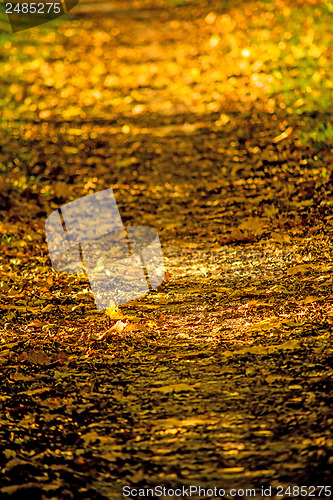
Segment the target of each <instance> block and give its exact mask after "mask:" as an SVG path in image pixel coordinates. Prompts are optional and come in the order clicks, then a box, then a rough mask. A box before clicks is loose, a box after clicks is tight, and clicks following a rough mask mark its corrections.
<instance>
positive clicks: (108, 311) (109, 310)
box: [105, 299, 118, 318]
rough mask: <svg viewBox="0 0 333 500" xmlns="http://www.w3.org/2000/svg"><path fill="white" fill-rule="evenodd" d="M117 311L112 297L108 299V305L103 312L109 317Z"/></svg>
mask: <svg viewBox="0 0 333 500" xmlns="http://www.w3.org/2000/svg"><path fill="white" fill-rule="evenodd" d="M117 312H118V306H117V307H116V304H115V303H114V302H113V300H112V299H110V305H109V307H107V308H106V309H105V314H106V315H107V316H108V317H109V318H113V317H114V316H115V315H116V314H117Z"/></svg>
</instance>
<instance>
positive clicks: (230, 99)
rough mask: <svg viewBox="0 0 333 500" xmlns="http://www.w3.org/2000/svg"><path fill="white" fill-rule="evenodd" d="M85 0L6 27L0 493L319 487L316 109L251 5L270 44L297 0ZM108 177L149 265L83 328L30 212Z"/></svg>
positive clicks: (323, 342)
mask: <svg viewBox="0 0 333 500" xmlns="http://www.w3.org/2000/svg"><path fill="white" fill-rule="evenodd" d="M105 5H107V6H108V7H109V8H110V10H109V11H108V16H107V17H106V16H104V15H103V17H102V18H101V16H100V12H96V16H94V13H93V12H91V11H90V12H89V15H88V18H87V12H88V11H87V9H88V6H87V5H86V4H84V3H82V5H81V4H80V5H79V6H78V7H77V10H76V11H74V13H75V15H76V16H77V20H72V19H69V20H67V21H66V22H64V23H63V24H60V25H59V27H58V29H57V31H54V30H52V29H50V31H48V30H47V29H46V28H43V29H44V31H41V32H37V31H35V32H34V34H33V35H31V36H32V39H30V38H29V37H28V35H24V34H22V35H20V37H21V38H15V39H13V40H11V41H10V42H8V41H7V42H6V43H7V44H8V43H10V44H11V45H10V46H11V49H12V52H11V54H12V56H11V58H10V59H9V60H8V62H7V63H6V64H8V65H9V70H10V71H11V72H12V73H11V74H12V75H15V78H14V76H13V77H12V78H13V79H15V82H14V83H12V84H11V85H12V87H10V89H11V90H10V94H11V95H14V93H15V96H16V98H15V99H16V101H15V102H12V101H11V100H10V98H9V97H8V98H7V96H6V97H4V99H8V100H7V104H6V108H5V111H4V118H3V129H2V131H1V137H2V144H3V146H2V153H1V154H2V157H1V158H2V161H4V162H5V163H6V165H9V167H8V170H7V171H6V178H5V179H4V184H3V186H4V187H3V188H2V191H1V196H2V200H3V203H4V205H5V207H6V209H7V216H6V217H5V218H4V219H3V221H2V222H1V224H2V233H3V235H4V236H3V238H2V243H1V245H2V246H1V249H2V253H1V262H0V264H1V266H2V270H3V271H4V276H3V278H2V292H3V295H2V300H1V313H2V323H1V325H2V326H1V344H0V349H1V350H0V363H1V364H0V376H1V396H0V401H1V407H2V409H1V412H0V423H1V427H0V442H1V445H0V470H1V475H0V491H1V494H2V497H1V498H7V497H10V498H22V496H24V497H25V498H33V499H34V500H38V499H39V498H40V499H47V498H49V499H75V500H77V499H87V500H88V499H89V500H93V499H111V500H116V499H118V498H119V499H120V498H124V497H123V495H122V491H123V487H124V486H126V485H127V486H131V487H132V488H154V487H155V486H158V485H159V486H161V487H167V488H172V489H175V488H182V487H183V486H184V488H185V490H186V488H188V487H189V486H193V487H194V486H197V487H199V486H201V487H202V488H206V489H208V488H215V487H216V488H217V489H225V494H226V495H227V494H228V495H229V498H231V497H232V495H233V494H232V493H231V492H230V491H229V490H230V488H235V489H239V490H241V491H239V492H238V493H235V495H233V498H237V499H239V498H247V497H249V496H251V495H252V497H254V494H253V492H252V493H250V492H246V491H245V490H246V489H251V488H254V489H256V496H255V498H264V496H265V495H263V493H262V487H264V488H266V489H267V488H270V487H271V488H272V490H271V491H270V490H267V492H268V491H270V495H268V493H266V496H270V497H271V498H304V497H306V498H310V497H312V498H323V497H324V496H326V498H327V497H328V496H329V495H328V493H329V489H327V490H320V489H318V488H317V489H314V490H312V489H309V488H308V487H310V486H314V487H317V486H320V485H325V486H327V487H328V486H329V485H330V484H331V477H332V466H333V456H332V444H333V438H332V423H333V420H332V415H331V407H332V388H333V377H332V375H333V371H332V370H333V368H332V360H333V345H332V339H331V330H332V324H333V319H332V318H333V313H332V297H333V296H332V283H333V278H332V272H331V271H332V265H331V256H332V239H331V233H332V220H333V215H332V213H331V205H332V190H333V186H332V176H331V170H330V168H328V165H329V162H330V160H331V159H332V149H331V146H330V145H329V141H328V140H327V137H326V136H325V137H322V136H320V135H319V132H318V133H317V135H316V136H314V135H313V131H316V130H317V131H318V130H321V129H320V124H324V125H325V124H326V125H325V126H324V128H325V127H326V128H325V130H326V131H327V130H329V126H328V125H327V123H328V121H329V115H328V113H327V111H325V109H324V108H325V106H324V104H325V103H323V104H322V103H321V102H319V101H318V102H315V103H314V104H313V103H312V105H313V108H314V110H313V109H312V110H311V107H310V105H309V106H308V102H307V101H306V99H307V97H306V95H305V94H306V93H305V94H304V95H303V94H302V92H301V93H300V94H299V95H298V97H297V98H298V100H300V99H304V100H305V105H304V109H303V108H302V105H300V104H299V101H297V102H298V104H297V105H295V99H293V97H291V96H290V95H289V94H286V92H285V91H282V90H281V89H279V91H276V92H275V93H274V92H273V90H272V88H273V84H274V82H272V81H271V79H272V75H273V74H274V71H275V70H276V71H277V69H276V68H275V66H274V65H275V64H276V66H279V65H280V64H282V63H284V62H285V60H286V59H285V57H286V54H284V53H283V54H282V55H281V54H280V55H279V56H274V57H276V61H277V62H276V63H275V62H274V58H273V57H272V58H271V59H269V58H267V59H265V55H264V53H261V50H262V49H261V46H260V44H259V42H258V40H261V39H262V30H264V29H265V23H266V22H267V23H270V24H269V25H268V27H269V30H270V33H271V34H270V37H269V38H268V39H267V37H266V43H267V46H269V47H268V48H267V47H266V49H267V50H268V49H269V50H271V51H272V53H274V50H273V48H272V46H271V45H270V44H273V45H274V44H276V46H278V45H277V44H278V40H280V38H281V33H282V26H285V24H286V22H287V21H288V22H290V23H296V24H295V25H294V24H293V26H294V28H293V29H296V28H295V26H298V24H297V23H301V21H302V18H301V19H299V16H300V11H298V10H297V9H298V7H297V3H294V4H292V5H290V6H289V4H288V5H287V4H284V7H281V5H280V4H279V5H280V7H279V8H281V9H282V10H281V12H282V13H281V17H279V16H276V17H275V18H274V16H273V17H272V16H271V15H270V14H271V12H272V9H273V10H274V9H275V8H276V7H277V5H275V4H274V3H273V2H272V3H270V2H268V3H267V4H263V5H261V4H258V3H255V4H252V3H250V4H247V10H246V9H245V10H244V6H243V4H242V3H241V2H239V3H237V2H236V3H235V4H234V5H231V3H230V2H229V3H228V4H226V5H225V6H224V7H223V5H222V7H221V3H218V2H216V3H209V5H208V4H206V5H203V4H187V3H186V2H185V3H184V5H183V6H179V7H174V6H172V5H171V4H167V3H163V4H162V3H157V2H155V3H152V2H150V3H149V2H141V3H140V4H138V3H137V2H129V3H128V10H126V9H125V7H127V4H126V5H125V4H124V3H122V4H121V6H120V4H119V5H118V2H113V3H112V5H111V4H105ZM124 5H125V7H124ZM306 6H307V7H306V8H304V16H305V19H307V17H306V16H309V15H310V14H309V12H308V11H307V10H306V9H307V8H308V9H317V11H316V13H315V14H313V12H312V11H311V13H312V14H311V15H314V16H317V17H315V18H316V19H320V20H321V21H320V22H323V21H322V20H323V19H324V20H325V19H326V18H325V13H326V10H325V9H324V7H323V4H322V3H320V2H318V3H317V4H313V3H311V4H310V3H309V4H306ZM118 7H119V9H118ZM103 8H104V7H103ZM283 9H284V10H283ZM286 9H289V11H288V12H289V14H288V12H287V10H286ZM103 12H104V11H103ZM120 12H122V13H123V14H121V15H120ZM124 12H125V13H126V12H127V13H128V17H126V16H125V17H126V22H123V16H124ZM138 12H141V14H140V15H136V13H138ZM142 12H144V13H145V14H144V15H143V14H142ZM302 12H303V11H302ZM104 14H105V12H104ZM302 15H303V14H302ZM283 16H285V18H284V17H283ZM323 16H324V17H323ZM296 20H297V22H296ZM260 22H264V26H262V25H260ZM318 22H319V21H318ZM245 26H247V29H245ZM324 26H325V27H326V28H327V31H325V30H324V28H323V31H322V32H321V37H319V36H317V35H318V33H319V27H318V26H317V25H315V26H314V28H313V33H312V34H313V46H315V47H317V50H321V51H322V52H321V57H322V58H325V57H327V53H326V52H325V45H324V44H322V45H321V43H322V42H321V40H324V41H325V40H326V42H327V40H331V38H330V36H331V34H332V33H331V30H330V29H329V27H327V26H326V25H324ZM300 29H301V28H300ZM316 30H317V31H316ZM36 33H37V34H36ZM38 33H41V36H37V35H38ZM24 36H26V38H24ZM318 40H319V41H318ZM299 43H300V42H299ZM316 43H317V45H316ZM251 44H252V45H251ZM327 45H328V46H329V43H328V42H327ZM299 46H300V45H299V44H297V43H296V47H299ZM274 47H275V45H274ZM14 49H15V50H14ZM20 49H22V54H23V55H22V54H21V55H22V59H20V57H21V56H19V55H18V53H19V50H20ZM264 49H265V46H264V47H263V52H265V50H264ZM252 50H253V51H255V50H257V51H258V53H254V54H251V51H252ZM279 50H281V51H283V50H284V49H283V48H280V49H279ZM286 50H287V49H286ZM293 50H294V49H293ZM293 50H291V49H290V54H289V52H288V50H287V55H288V54H289V55H290V57H291V54H294V52H293ZM259 53H261V57H262V61H265V62H262V64H261V65H260V59H258V57H259V56H258V54H259ZM15 54H16V55H15ZM282 56H283V57H282ZM36 61H37V62H36ZM258 61H259V62H258ZM281 61H282V63H281ZM294 62H295V61H294ZM292 63H293V61H291V60H289V63H288V64H290V65H292ZM295 64H296V68H298V70H299V75H300V74H302V67H301V63H299V60H298V59H297V58H296V63H295ZM297 64H299V66H297ZM302 64H303V62H302ZM318 64H319V65H321V64H322V63H321V62H320V61H319V62H318ZM222 65H223V66H222ZM323 66H325V65H324V63H323ZM7 69H8V68H7ZM294 69H295V68H294ZM289 70H290V68H289V66H288V67H287V69H286V72H287V73H286V74H288V75H289V73H288V72H289ZM319 70H320V71H322V73H320V75H321V78H322V80H323V81H324V82H325V81H326V80H325V75H324V73H323V72H324V69H323V68H322V67H320V68H319ZM319 70H318V71H319ZM281 71H282V72H283V70H281ZM295 71H296V70H295ZM299 75H298V78H299V77H300V76H299ZM318 78H319V77H317V80H318ZM295 79H296V80H297V75H296V76H295ZM315 82H316V81H315ZM318 82H319V83H320V78H319V80H318V81H317V83H314V84H313V85H314V87H315V85H316V84H318V85H319V83H318ZM13 85H14V87H15V88H14V87H13ZM271 86H272V88H271ZM324 87H325V85H324V84H323V88H324ZM315 91H316V88H314V89H313V93H312V94H311V99H312V96H315V95H316V94H315ZM293 92H296V91H295V90H294V91H293ZM296 93H297V92H296ZM325 95H326V94H325V91H324V90H323V92H322V94H321V96H322V99H324V97H325ZM37 96H38V99H37ZM288 99H289V100H288ZM309 99H310V98H309ZM311 102H312V101H311ZM36 103H37V104H36ZM294 105H295V108H294ZM288 107H289V108H290V109H289V108H288ZM299 107H301V109H302V113H298V111H297V110H298V109H299ZM291 108H292V110H291ZM295 110H296V111H295ZM8 132H10V133H9V134H8ZM302 134H303V135H302ZM311 134H312V135H311ZM327 134H328V132H327ZM304 137H305V139H304ZM302 141H303V142H302ZM108 187H112V188H113V190H114V192H115V195H116V199H117V202H118V205H119V208H120V211H121V215H122V218H123V220H124V222H125V223H126V224H132V225H144V224H146V225H151V226H154V227H155V228H156V229H157V230H158V233H159V235H160V239H161V243H162V246H163V251H164V256H165V267H166V270H167V276H166V280H165V281H164V283H163V284H162V285H160V287H159V288H158V289H157V290H154V291H152V292H151V293H150V294H149V295H147V296H145V297H143V298H142V299H140V300H137V301H134V302H132V303H129V304H126V305H125V306H121V307H120V312H119V314H118V316H115V317H114V319H115V320H117V319H119V318H126V319H127V320H128V327H127V328H126V329H125V330H124V332H123V333H122V334H114V335H113V336H112V337H111V338H108V339H107V340H105V341H98V340H96V338H97V334H98V333H99V332H101V331H103V330H104V329H105V318H104V314H102V313H99V312H98V311H96V309H95V308H94V302H93V298H92V295H91V293H90V291H89V286H88V283H87V281H86V280H85V278H84V277H83V276H78V277H77V276H75V275H65V274H59V273H56V272H55V271H53V270H52V269H51V268H50V264H49V259H48V253H47V248H46V244H45V237H44V226H43V224H44V221H45V217H46V216H47V215H48V214H49V213H50V212H51V211H52V210H54V209H55V208H56V207H57V206H59V205H62V204H64V203H66V202H68V201H70V200H71V199H75V198H78V197H80V196H84V195H86V194H89V193H91V192H94V191H98V190H100V189H105V188H108ZM288 486H292V487H295V488H296V489H295V488H294V489H291V490H288V489H287V488H288ZM297 486H299V487H301V486H304V487H307V489H306V490H302V491H303V493H301V490H298V489H297ZM279 487H281V488H280V489H278V488H279ZM126 491H127V490H125V493H126ZM193 491H194V490H193ZM304 492H305V493H306V495H304ZM279 493H280V495H279V496H278V494H279ZM137 494H138V492H137ZM27 495H30V496H29V497H27ZM146 495H147V493H146ZM141 496H144V495H143V494H141ZM180 497H181V498H186V497H187V494H186V491H185V493H184V492H182V494H181V495H180ZM202 497H203V496H201V498H202ZM215 497H216V498H223V494H222V492H220V493H216V494H215V495H213V494H211V493H210V492H208V493H207V495H206V498H215ZM129 498H136V494H135V492H134V490H133V491H132V493H131V494H130V495H129ZM150 498H160V495H159V493H158V490H156V491H155V493H154V495H153V496H152V495H151V496H150ZM164 498H175V497H174V496H172V493H171V492H170V491H169V493H166V494H165V495H164ZM192 498H199V496H198V494H195V493H193V494H192Z"/></svg>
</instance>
